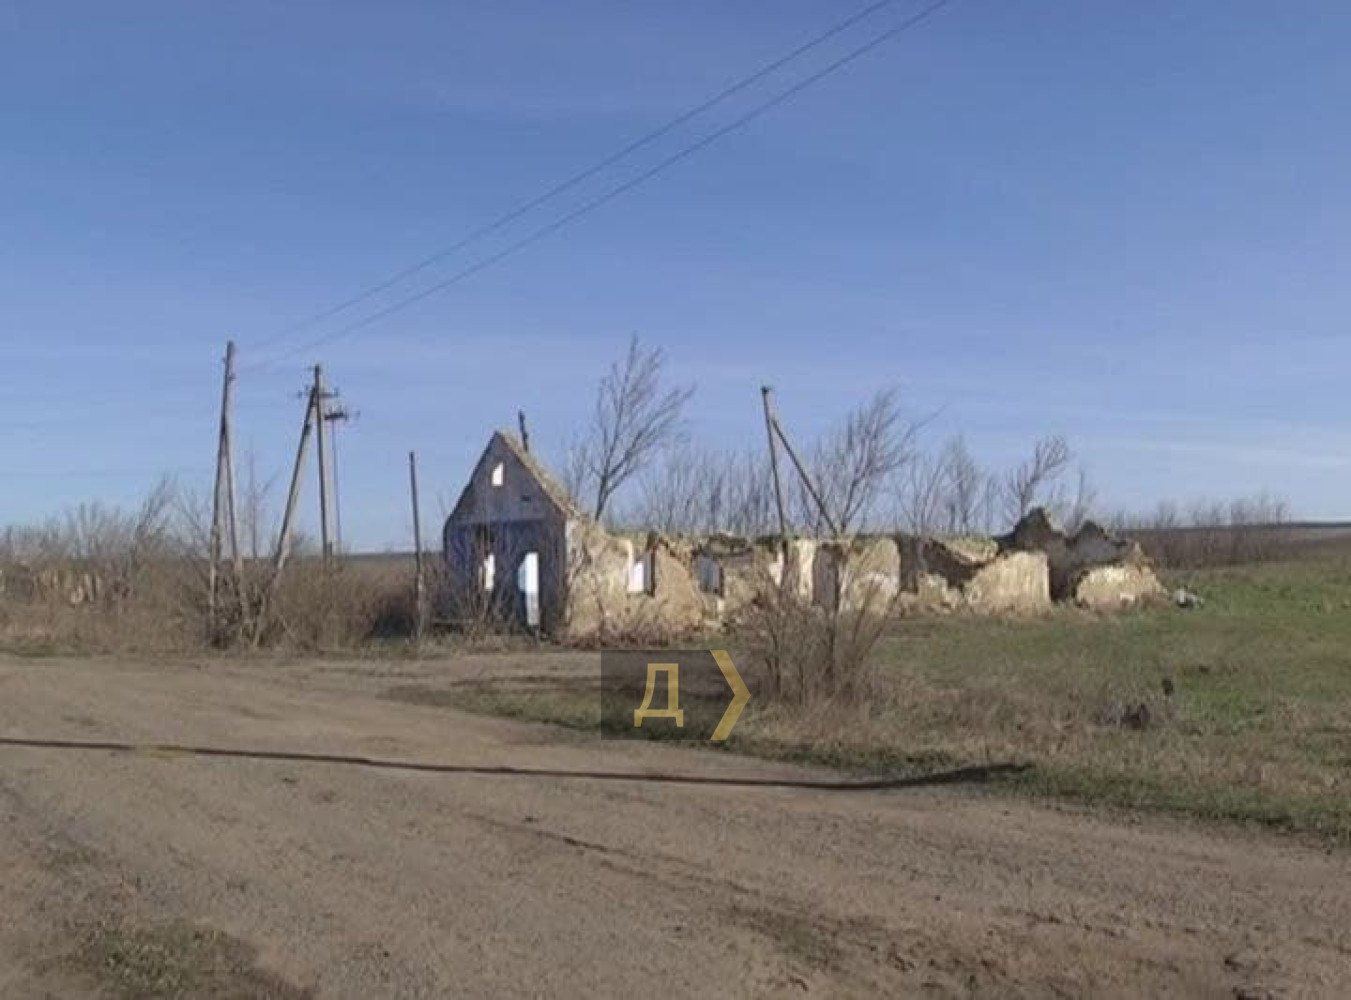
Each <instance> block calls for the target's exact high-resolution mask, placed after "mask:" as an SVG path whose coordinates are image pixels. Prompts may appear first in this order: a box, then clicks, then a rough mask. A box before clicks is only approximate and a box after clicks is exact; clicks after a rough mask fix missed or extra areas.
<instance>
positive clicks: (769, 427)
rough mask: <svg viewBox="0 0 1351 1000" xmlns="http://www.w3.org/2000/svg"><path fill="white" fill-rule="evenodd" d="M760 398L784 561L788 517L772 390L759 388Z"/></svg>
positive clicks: (765, 387)
mask: <svg viewBox="0 0 1351 1000" xmlns="http://www.w3.org/2000/svg"><path fill="white" fill-rule="evenodd" d="M760 398H761V401H762V402H763V403H764V404H765V436H766V437H767V438H769V469H770V472H771V473H773V475H774V505H775V506H776V507H777V508H778V512H779V547H780V548H782V549H783V554H784V559H787V558H788V515H787V513H786V512H785V511H784V507H783V481H782V480H781V479H780V478H779V449H778V447H777V446H776V445H775V443H774V424H775V422H776V420H777V419H778V418H777V417H775V415H774V390H773V389H772V388H770V387H769V386H767V385H762V386H760Z"/></svg>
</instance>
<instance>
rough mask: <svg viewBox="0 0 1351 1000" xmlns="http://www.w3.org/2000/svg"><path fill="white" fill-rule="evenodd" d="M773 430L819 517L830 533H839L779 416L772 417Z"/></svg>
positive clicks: (837, 534)
mask: <svg viewBox="0 0 1351 1000" xmlns="http://www.w3.org/2000/svg"><path fill="white" fill-rule="evenodd" d="M773 423H774V430H775V432H776V433H777V434H778V435H779V440H780V441H782V442H783V450H784V451H786V452H788V457H789V458H791V459H792V460H793V467H794V468H796V469H797V474H798V475H799V476H801V477H802V484H803V485H804V486H806V487H807V492H808V493H810V494H811V497H812V499H813V500H814V501H816V506H817V509H818V510H820V511H821V517H822V519H823V520H824V521H825V522H826V527H828V528H829V529H830V533H831V534H832V535H835V536H836V537H838V536H839V534H840V529H839V528H837V527H836V526H835V519H834V518H833V517H831V516H830V511H829V509H827V507H826V502H825V501H824V500H822V499H821V492H820V490H818V489H817V488H816V483H814V482H813V481H812V477H811V473H809V472H808V471H807V467H806V466H805V465H803V464H802V459H800V458H798V457H797V452H795V451H794V450H793V444H792V442H791V441H789V440H788V435H787V434H785V433H784V431H783V424H781V423H779V418H778V417H777V416H776V417H774V418H773Z"/></svg>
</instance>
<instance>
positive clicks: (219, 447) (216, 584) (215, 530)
mask: <svg viewBox="0 0 1351 1000" xmlns="http://www.w3.org/2000/svg"><path fill="white" fill-rule="evenodd" d="M234 382H235V342H234V341H233V340H230V341H226V344H225V376H224V378H223V379H222V382H221V395H220V432H219V434H218V435H217V438H216V482H215V488H214V489H213V490H212V493H211V538H210V542H209V553H208V555H209V559H210V562H211V566H210V570H209V573H208V581H207V591H208V592H207V614H208V618H209V623H210V628H211V632H212V634H213V635H214V634H215V632H216V628H217V625H218V624H219V622H218V616H219V603H220V562H221V535H222V527H221V522H222V521H223V520H224V519H225V518H227V517H228V518H229V522H230V536H231V544H232V546H233V552H234V557H235V559H236V561H237V560H238V557H239V547H238V537H237V532H236V528H235V515H234V472H233V469H232V467H231V461H230V408H231V402H232V400H233V395H234Z"/></svg>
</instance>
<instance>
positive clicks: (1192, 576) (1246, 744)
mask: <svg viewBox="0 0 1351 1000" xmlns="http://www.w3.org/2000/svg"><path fill="white" fill-rule="evenodd" d="M1170 583H1172V584H1173V585H1181V584H1185V585H1187V586H1190V587H1193V588H1194V589H1195V590H1196V591H1197V592H1199V593H1200V594H1202V595H1203V597H1204V599H1205V603H1204V605H1203V606H1202V607H1200V608H1197V609H1192V610H1180V609H1178V608H1175V607H1173V606H1172V605H1171V604H1165V605H1161V606H1156V607H1152V608H1149V609H1147V610H1141V611H1137V612H1134V613H1130V614H1126V615H1122V616H1113V617H1102V616H1096V615H1090V614H1087V613H1083V612H1077V611H1073V610H1069V609H1058V610H1056V611H1055V612H1053V613H1050V614H1048V615H1044V616H1041V617H1036V618H1031V619H1025V620H991V619H987V618H974V617H966V616H953V617H948V618H914V619H904V620H901V621H898V622H896V623H895V624H894V625H892V626H891V627H890V629H889V632H888V634H887V635H886V637H885V638H884V639H883V641H882V643H881V644H880V646H879V649H878V651H877V654H876V655H877V656H878V657H879V659H880V661H881V670H880V674H879V690H878V693H877V697H876V698H875V699H874V700H873V702H872V704H871V705H870V706H869V708H868V709H867V710H866V711H864V712H860V711H857V710H851V711H847V712H845V711H841V712H830V711H816V712H813V713H811V714H807V715H803V714H800V713H795V712H792V711H788V710H764V709H763V708H757V706H756V704H755V702H754V701H752V703H751V707H750V708H748V709H747V712H746V714H745V715H744V716H743V717H742V720H741V722H740V723H739V725H738V728H737V730H736V732H735V733H734V734H733V738H732V741H731V748H732V749H734V750H739V751H742V752H748V753H753V754H758V755H765V756H771V757H783V758H790V759H803V760H811V761H816V762H822V763H830V764H835V765H839V766H842V767H846V768H857V769H860V770H867V771H880V772H903V773H916V772H923V771H926V770H932V769H937V768H944V767H952V766H962V765H967V764H985V763H1022V764H1029V765H1031V767H1030V768H1029V769H1028V770H1026V771H1025V772H1023V773H1022V774H1020V775H1018V776H1017V777H1011V778H1008V779H1005V783H1006V786H1007V787H1008V788H1009V789H1010V790H1017V791H1020V792H1027V793H1034V794H1038V795H1053V796H1063V797H1069V798H1073V799H1077V800H1085V801H1092V802H1101V803H1108V804H1111V805H1116V806H1127V807H1144V808H1151V809H1162V810H1171V811H1178V812H1182V813H1187V814H1191V815H1195V816H1200V817H1209V818H1219V819H1234V820H1243V821H1254V822H1259V823H1263V824H1270V825H1274V826H1279V827H1285V828H1289V829H1293V830H1301V831H1311V832H1317V833H1320V834H1323V835H1327V836H1330V837H1333V838H1336V839H1340V840H1344V841H1345V840H1351V662H1349V661H1348V658H1347V650H1348V649H1351V557H1348V556H1347V554H1346V553H1345V552H1344V551H1342V550H1341V549H1340V548H1339V547H1333V548H1327V549H1323V550H1320V551H1318V552H1317V553H1316V554H1315V555H1314V556H1313V557H1311V558H1308V559H1305V560H1301V561H1296V562H1284V563H1274V564H1269V565H1263V566H1248V567H1235V568H1227V569H1218V570H1207V571H1204V572H1193V573H1189V574H1174V575H1172V576H1171V577H1170ZM709 641H710V642H722V641H724V640H723V639H722V638H720V637H710V639H709ZM733 648H735V647H733ZM595 683H596V678H595V675H594V674H591V673H587V672H585V671H584V672H582V673H579V674H575V675H570V676H562V677H560V676H558V675H556V674H555V675H545V676H532V675H529V674H526V675H522V676H490V677H484V678H482V679H481V680H478V681H472V682H470V683H467V684H460V685H456V686H447V687H443V688H440V689H428V690H425V691H421V692H418V691H412V692H407V695H408V696H409V697H411V698H421V699H423V700H428V701H438V700H439V701H442V702H444V703H446V704H453V705H455V706H458V707H462V708H468V709H472V710H475V711H479V712H485V713H495V714H505V715H510V716H515V717H519V718H527V719H534V720H541V721H552V722H560V723H563V724H565V725H570V726H577V727H590V726H594V725H596V724H597V719H598V713H599V707H598V698H597V695H596V693H595ZM661 735H662V734H661V733H660V732H659V731H655V730H654V732H653V736H654V737H655V738H661Z"/></svg>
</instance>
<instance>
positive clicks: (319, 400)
mask: <svg viewBox="0 0 1351 1000" xmlns="http://www.w3.org/2000/svg"><path fill="white" fill-rule="evenodd" d="M310 399H311V401H312V402H311V404H310V405H311V407H312V408H313V410H314V411H315V421H314V423H315V445H316V446H317V449H318V453H319V553H320V555H321V556H322V558H323V562H324V565H325V566H327V565H328V564H329V560H330V559H331V558H332V556H333V543H332V541H330V539H329V534H328V531H329V529H328V518H329V502H328V433H327V431H326V428H325V425H326V424H327V423H328V421H327V420H326V419H325V415H326V413H327V410H326V407H325V402H326V400H327V399H328V393H327V391H326V390H325V389H324V366H323V365H315V366H314V387H313V388H312V389H311V390H310Z"/></svg>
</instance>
